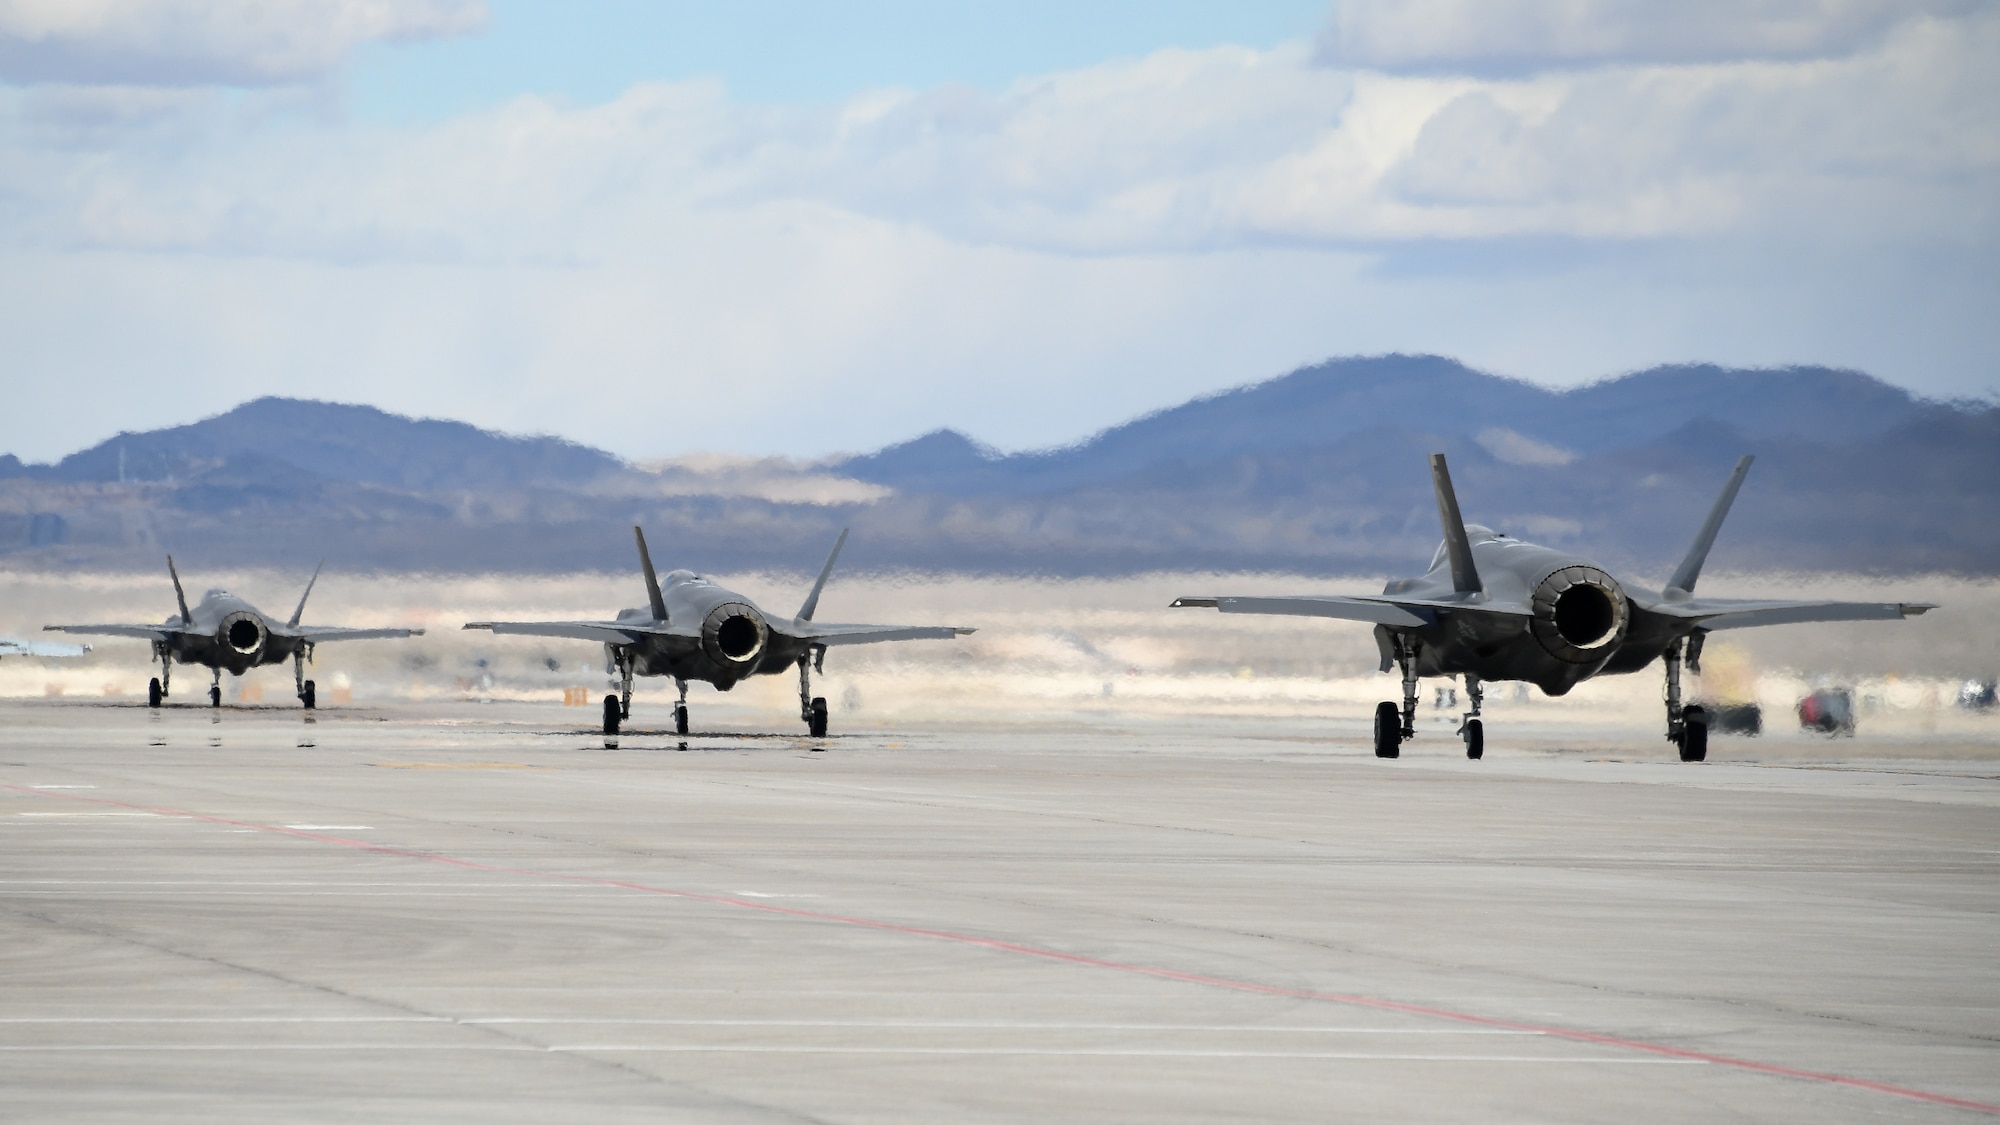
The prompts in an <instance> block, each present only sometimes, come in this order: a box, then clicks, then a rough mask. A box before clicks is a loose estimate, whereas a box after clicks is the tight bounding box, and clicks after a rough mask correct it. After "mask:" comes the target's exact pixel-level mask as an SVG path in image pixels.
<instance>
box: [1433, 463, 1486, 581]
mask: <svg viewBox="0 0 2000 1125" xmlns="http://www.w3.org/2000/svg"><path fill="white" fill-rule="evenodd" d="M1431 486H1432V487H1434V488H1435V489H1437V498H1438V522H1439V523H1441V524H1443V525H1444V547H1445V554H1446V557H1448V558H1450V559H1451V588H1452V589H1454V590H1457V591H1458V592H1459V593H1461V594H1477V593H1479V592H1480V591H1481V590H1484V589H1485V588H1486V587H1485V586H1483V585H1482V584H1481V583H1480V581H1479V568H1478V567H1475V566H1473V565H1472V541H1471V540H1469V539H1467V538H1466V537H1465V520H1464V519H1462V518H1460V516H1459V514H1458V493H1456V492H1454V491H1452V487H1451V470H1450V469H1448V468H1446V467H1445V463H1444V454H1442V453H1433V454H1431Z"/></svg>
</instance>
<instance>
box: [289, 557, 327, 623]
mask: <svg viewBox="0 0 2000 1125" xmlns="http://www.w3.org/2000/svg"><path fill="white" fill-rule="evenodd" d="M325 569H326V560H325V559H321V560H319V565H318V566H316V567H313V576H312V577H311V578H308V579H306V592H305V593H303V594H300V595H299V608H297V609H295V610H293V611H292V619H291V621H289V622H287V624H289V625H291V626H292V627H293V628H295V629H296V628H298V624H299V618H301V617H303V616H305V612H306V599H307V598H310V597H312V592H313V583H315V582H318V581H319V572H320V571H322V570H325Z"/></svg>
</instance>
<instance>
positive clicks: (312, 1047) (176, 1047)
mask: <svg viewBox="0 0 2000 1125" xmlns="http://www.w3.org/2000/svg"><path fill="white" fill-rule="evenodd" d="M119 1051H146V1052H172V1051H189V1052H202V1051H508V1052H515V1053H519V1052H523V1051H527V1052H534V1053H537V1054H552V1055H570V1054H576V1055H583V1054H613V1053H616V1054H668V1055H709V1054H714V1055H1035V1056H1055V1057H1058V1058H1070V1057H1078V1056H1082V1057H1090V1058H1135V1059H1153V1058H1166V1059H1336V1060H1350V1061H1356V1062H1469V1063H1508V1064H1519V1063H1558V1064H1565V1065H1575V1064H1578V1063H1594V1064H1598V1065H1604V1066H1708V1065H1710V1064H1709V1063H1706V1062H1704V1061H1702V1060H1701V1059H1649V1058H1631V1057H1624V1058H1618V1057H1611V1056H1606V1055H1573V1056H1572V1055H1401V1054H1384V1053H1381V1052H1368V1051H1173V1050H1164V1051H1150V1050H1146V1049H1144V1048H1116V1049H1091V1048H1068V1047H855V1046H840V1047H807V1046H758V1045H754V1044H753V1045H738V1044H725V1043H669V1044H660V1045H647V1044H637V1045H633V1044H598V1043H580V1044H560V1043H558V1044H550V1045H546V1046H544V1045H541V1044H534V1043H522V1044H503V1043H92V1044H85V1045H77V1046H58V1045H50V1044H42V1043H37V1044H33V1045H29V1046H18V1047H4V1046H0V1054H22V1055H26V1054H37V1055H53V1054H64V1053H77V1052H86V1053H91V1054H107V1053H113V1052H119Z"/></svg>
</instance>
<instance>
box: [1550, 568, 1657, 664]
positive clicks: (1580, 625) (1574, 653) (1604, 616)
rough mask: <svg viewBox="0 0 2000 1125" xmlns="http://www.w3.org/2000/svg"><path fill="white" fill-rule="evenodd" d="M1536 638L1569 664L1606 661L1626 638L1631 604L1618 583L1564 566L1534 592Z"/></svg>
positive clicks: (1600, 574) (1603, 575) (1598, 573)
mask: <svg viewBox="0 0 2000 1125" xmlns="http://www.w3.org/2000/svg"><path fill="white" fill-rule="evenodd" d="M1534 607H1535V616H1534V618H1533V621H1532V622H1531V626H1530V627H1531V628H1532V629H1533V631H1534V634H1535V639H1536V640H1537V641H1540V642H1541V645H1542V648H1543V649H1544V650H1546V651H1547V652H1548V654H1549V655H1550V656H1553V657H1555V658H1556V659H1558V660H1563V661H1567V662H1569V663H1571V664H1595V663H1598V662H1599V661H1602V660H1604V659H1605V658H1606V657H1608V656H1609V655H1610V654H1611V653H1612V652H1613V651H1615V650H1616V648H1617V647H1618V644H1619V642H1621V641H1623V640H1624V639H1625V631H1626V629H1627V628H1628V627H1629V626H1630V625H1631V623H1632V611H1631V605H1630V603H1629V602H1627V601H1626V599H1625V591H1624V589H1623V588H1622V587H1621V586H1619V585H1618V580H1617V579H1615V578H1613V577H1611V576H1610V575H1609V574H1606V573H1604V572H1603V571H1601V570H1599V569H1597V568H1596V567H1594V566H1566V567H1563V568H1562V569H1561V570H1558V571H1556V572H1555V573H1553V574H1551V575H1549V576H1548V577H1547V578H1544V579H1542V581H1541V584H1540V585H1538V586H1536V587H1535V595H1534Z"/></svg>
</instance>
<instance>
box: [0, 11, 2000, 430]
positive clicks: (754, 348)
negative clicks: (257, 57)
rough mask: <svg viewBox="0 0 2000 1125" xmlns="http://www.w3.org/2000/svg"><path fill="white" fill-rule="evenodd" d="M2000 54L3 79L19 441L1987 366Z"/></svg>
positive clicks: (1082, 415)
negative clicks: (950, 84)
mask: <svg viewBox="0 0 2000 1125" xmlns="http://www.w3.org/2000/svg"><path fill="white" fill-rule="evenodd" d="M1995 57H2000V16H1996V14H1995V13H1994V12H1993V11H1986V12H1982V13H1981V14H1979V15H1976V16H1967V17H1962V18H1958V19H1954V20H1950V21H1943V20H1930V21H1917V22H1913V23H1909V24H1907V25H1906V26H1902V27H1900V28H1898V29H1896V30H1894V31H1893V33H1891V34H1888V35H1887V37H1886V38H1884V39H1883V40H1882V41H1881V42H1879V43H1878V44H1876V45H1874V46H1872V47H1868V48H1866V49H1862V50H1858V51H1855V52H1852V53H1850V54H1847V55H1843V56H1841V57H1837V58H1827V59H1820V60H1814V61H1806V62H1787V61H1770V60H1761V61H1746V62H1730V63H1705V64H1702V65H1675V66H1662V65H1647V66H1600V67H1597V68H1594V69H1588V70H1580V71H1568V72H1561V73H1548V74H1543V75H1540V76H1538V77H1535V78H1532V79H1510V80H1494V79H1480V78H1472V77H1463V76H1460V77H1438V76H1426V75H1399V74H1385V73H1377V72H1364V73H1353V72H1347V71H1341V70H1335V69H1330V68H1327V67H1325V66H1321V65H1317V64H1316V63H1315V62H1314V60H1313V59H1312V57H1311V53H1310V50H1309V48H1307V47H1305V46H1303V45H1297V46H1293V47H1289V48H1283V49H1279V50H1275V51H1265V52H1259V51H1249V50H1243V49H1239V48H1219V49H1215V50H1208V51H1166V52H1161V53H1158V54H1156V55H1153V56H1149V57H1147V58H1144V59H1139V60H1134V61H1126V62H1117V63H1108V64H1105V65H1102V66H1095V67H1089V68H1085V69H1082V70H1078V71H1074V72H1069V73H1063V74H1056V75H1050V76H1046V77H1043V78H1038V79H1033V80H1028V81H1023V82H1021V83H1019V84H1017V85H1016V86H1014V87H1013V88H1011V89H1008V90H1005V91H1002V92H999V93H985V92H980V91H975V90H969V89H962V88H944V89H936V90H928V91H878V92H875V93H872V94H869V95H867V96H865V97H860V98H856V99H852V100H850V101H849V102H846V103H844V104H839V105H833V106H780V107H768V106H763V107H760V106H747V105H744V104H741V103H738V102H734V101H732V100H730V98H729V97H728V96H727V94H726V91H724V90H723V89H722V88H721V87H720V86H719V85H716V84H712V83H700V82H691V83H678V84H649V85H642V86H637V87H634V88H632V89H631V90H629V91H627V92H626V93H625V94H624V95H623V96H622V97H619V98H618V99H616V100H614V101H612V102H610V103H608V104H605V105H600V106H594V107H586V108H571V107H566V106H561V105H557V104H553V103H550V102H547V101H543V100H540V99H535V98H522V99H519V100H517V101H514V102H512V103H509V104H507V105H504V106H500V107H497V108H494V109H491V110H488V111H485V112H481V113H478V114H473V115H468V116H465V117H461V118H458V119H455V120H452V121H448V122H446V123H444V124H441V125H437V126H429V127H423V128H411V129H391V128H383V127H374V126H357V125H351V124H348V123H344V122H342V121H341V120H340V119H339V118H338V117H337V115H334V114H331V113H329V112H327V110H326V107H325V106H324V105H323V104H322V103H321V102H319V101H317V100H316V98H317V94H316V93H315V92H314V91H312V90H308V89H296V88H290V87H281V88H275V89H269V90H260V91H252V92H249V93H240V92H229V91H219V90H211V89H199V88H194V89H164V88H145V89H139V88H133V87H78V86H75V85H56V84H46V85H32V86H16V87H12V88H6V87H0V338H4V339H6V340H7V341H8V349H7V353H8V354H7V358H6V360H5V361H4V366H0V381H4V383H5V384H6V389H7V390H8V392H9V396H10V397H9V403H10V410H9V411H7V412H4V413H0V451H12V452H16V453H19V454H22V455H24V456H29V457H43V458H45V457H50V456H55V455H59V454H61V453H63V452H67V451H68V450H70V449H74V448H76V447H78V446H80V445H82V444H85V443H86V442H87V441H90V440H96V439H97V438H100V437H103V436H106V432H108V430H110V429H115V428H118V427H146V426H153V425H158V424H162V423H164V422H168V421H181V420H186V419H188V418H190V417H193V416H198V415H199V414H201V413H204V412H208V411H212V410H219V409H225V408H227V407H228V406H230V405H233V404H234V403H235V402H237V401H240V400H241V399H242V398H245V397H248V396H250V395H252V394H257V393H267V392H272V391H282V392H286V393H295V394H310V395H323V396H327V397H334V398H341V399H349V400H354V399H360V400H365V401H371V402H375V403H378V404H380V405H383V406H386V407H390V408H393V409H400V410H406V411H413V412H419V413H429V414H441V415H449V416H457V417H466V418H469V419H471V420H474V421H477V422H480V423H482V424H486V425H493V426H499V427H503V428H508V429H516V430H530V431H533V430H555V431H557V432H561V433H564V434H567V435H570V436H575V437H578V438H581V439H583V440H587V441H593V442H597V443H600V444H604V445H607V446H609V447H611V448H613V449H616V450H618V451H620V452H624V453H627V454H630V455H634V456H661V455H670V454H677V453H683V452H686V451H689V450H695V449H725V450H731V451H737V452H754V453H778V452H789V453H794V454H800V455H814V454H818V453H823V452H827V451H830V450H835V449H843V448H844V449H859V448H867V447H871V446H875V445H879V444H882V443H885V442H888V441H893V440H897V439H900V438H904V437H908V436H911V435H913V434H915V433H918V432H921V431H922V430H925V429H929V428H932V427H934V426H937V425H958V426H961V427H963V428H966V429H968V430H969V431H970V432H972V433H974V434H975V435H977V436H979V437H982V438H985V439H987V440H990V441H993V442H996V443H998V444H1000V445H1002V446H1008V447H1019V446H1022V445H1036V444H1047V443H1052V442H1056V441H1062V440H1068V439H1072V438H1074V437H1076V436H1079V435H1080V434H1082V433H1084V432H1087V431H1088V430H1090V429H1092V428H1094V427H1096V426H1100V425H1104V424H1108V423H1111V422H1115V421H1117V420H1119V419H1121V418H1123V417H1126V416H1129V415H1131V414H1135V413H1139V412H1141V411H1143V410H1146V409H1149V408H1153V407H1157V406H1160V405H1163V404H1166V403H1170V402H1172V401H1175V400H1177V399H1179V398H1182V397H1185V396H1186V395H1189V394H1193V393H1197V392H1200V391H1205V390H1211V389H1215V388H1218V387H1220V386H1224V385H1228V384H1233V383H1238V382H1243V381H1247V380H1250V379H1255V378H1261V377H1267V376H1269V375H1272V374H1276V373H1278V372H1280V371H1283V370H1285V369H1287V368H1289V367H1291V366H1294V365H1296V364H1300V363H1305V362H1311V361H1315V360H1318V359H1322V358H1324V357H1326V356H1328V355H1334V354H1351V353H1357V352H1363V353H1365V352H1379V351H1387V350H1406V351H1439V352H1445V353H1447V354H1455V355H1459V356H1461V357H1463V358H1465V359H1467V360H1469V361H1471V362H1475V363H1479V364H1483V365H1486V366H1488V367H1490V368H1492V369H1495V370H1498V371H1501V372H1503V373H1507V374H1513V375H1519V376H1524V377H1531V378H1535V379H1540V380H1548V381H1558V382H1562V381H1578V380H1582V379H1585V378H1590V377H1601V376H1603V375H1606V374H1609V373H1612V372H1616V371H1619V370H1625V369H1630V368H1634V367H1641V366H1647V365H1650V364H1653V363H1658V362H1663V361H1670V360H1672V361H1679V360H1717V361H1722V362H1736V363H1750V364H1778V363H1792V362H1832V363H1839V364H1847V365H1852V366H1858V367H1861V368H1864V369H1868V370H1872V371H1875V372H1877V373H1880V374H1883V375H1885V376H1888V377H1891V378H1896V379H1902V380H1906V381H1909V382H1913V383H1916V384H1918V385H1922V386H1926V387H1928V388H1929V389H1933V390H1935V391H1939V392H1943V393H1977V392H1978V391H1980V390H1982V389H1984V388H1985V387H1986V386H1987V383H1983V382H1981V380H1987V381H1989V382H1990V379H1991V375H1990V367H1989V366H1986V365H1985V361H1984V359H1983V357H1985V356H1987V355H1990V354H1991V352H1992V350H1993V349H1994V347H1995V345H2000V328H1995V327H1993V326H1991V325H1989V324H1988V322H1989V321H1991V319H1992V318H1991V317H1990V315H1988V314H1987V311H1986V310H1987V308H1988V307H1989V306H1990V304H1991V303H1992V301H1993V300H1994V299H1995V298H1996V297H2000V293H1996V291H1995V283H1994V280H1993V277H1992V271H1991V268H1990V261H1991V260H1992V251H1993V249H1994V245H1993V244H1994V242H1995V241H1996V233H2000V232H1996V230H1995V226H1994V224H1995V222H1996V210H1995V207H1994V205H1993V203H1992V201H1993V200H1994V199H2000V113H1996V112H1995V110H1996V107H2000V68H1994V67H1992V66H1990V64H1989V60H1991V59H1993V58H1995ZM80 386H81V387H88V388H91V393H92V395H93V398H95V399H98V400H101V401H99V402H98V404H97V405H96V406H94V407H93V409H92V410H89V411H79V410H77V409H75V395H76V394H77V388H78V387H80Z"/></svg>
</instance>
